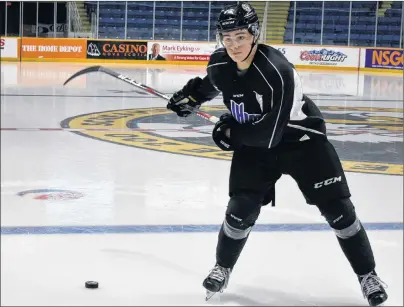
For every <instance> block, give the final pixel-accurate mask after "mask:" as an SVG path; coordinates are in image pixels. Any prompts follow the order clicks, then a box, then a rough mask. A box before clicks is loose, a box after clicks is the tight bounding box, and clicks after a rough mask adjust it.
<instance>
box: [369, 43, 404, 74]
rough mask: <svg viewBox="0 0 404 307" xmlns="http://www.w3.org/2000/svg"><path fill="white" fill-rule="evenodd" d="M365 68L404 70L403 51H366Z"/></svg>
mask: <svg viewBox="0 0 404 307" xmlns="http://www.w3.org/2000/svg"><path fill="white" fill-rule="evenodd" d="M365 67H367V68H384V69H401V70H402V69H403V50H402V49H401V50H399V49H372V48H371V49H366V53H365Z"/></svg>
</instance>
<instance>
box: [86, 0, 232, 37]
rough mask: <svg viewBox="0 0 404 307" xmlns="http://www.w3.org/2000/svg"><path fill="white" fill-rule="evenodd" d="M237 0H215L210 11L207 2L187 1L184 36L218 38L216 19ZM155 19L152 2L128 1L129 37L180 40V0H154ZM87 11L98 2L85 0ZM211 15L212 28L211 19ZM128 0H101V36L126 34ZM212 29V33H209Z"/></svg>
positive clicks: (121, 35)
mask: <svg viewBox="0 0 404 307" xmlns="http://www.w3.org/2000/svg"><path fill="white" fill-rule="evenodd" d="M234 3H236V2H235V1H212V2H211V9H210V12H209V3H208V2H199V1H184V5H183V8H182V9H183V20H182V40H187V41H207V40H208V39H209V40H210V41H214V40H215V39H216V32H215V23H216V19H217V17H218V15H219V13H220V11H221V10H222V8H223V7H224V6H226V5H231V4H234ZM155 5H156V8H155V16H154V17H155V22H154V25H153V9H154V7H153V6H154V3H153V2H140V1H136V2H128V12H127V14H128V15H127V16H128V17H127V18H128V20H127V24H128V28H127V38H128V39H153V27H154V39H156V40H180V35H181V2H178V1H166V2H164V1H157V2H155ZM86 7H87V12H88V15H89V16H91V12H93V11H95V9H96V4H95V3H91V2H87V3H86ZM209 18H210V21H211V22H210V29H209V22H208V20H209ZM124 26H125V2H100V13H99V37H100V38H116V39H123V38H124V35H125V33H124V32H125V31H124ZM208 33H209V35H208Z"/></svg>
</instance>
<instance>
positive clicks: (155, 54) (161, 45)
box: [147, 42, 216, 62]
mask: <svg viewBox="0 0 404 307" xmlns="http://www.w3.org/2000/svg"><path fill="white" fill-rule="evenodd" d="M215 45H216V44H215V43H186V42H185V43H182V42H148V43H147V59H148V60H150V61H194V62H207V61H209V59H210V55H211V54H212V53H213V51H215Z"/></svg>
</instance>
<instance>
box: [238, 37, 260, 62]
mask: <svg viewBox="0 0 404 307" xmlns="http://www.w3.org/2000/svg"><path fill="white" fill-rule="evenodd" d="M256 44H257V41H256V40H254V42H253V43H252V44H251V49H250V52H249V53H248V54H247V56H246V57H245V59H244V60H242V61H241V62H244V61H245V60H247V59H248V57H249V56H250V54H251V52H252V50H253V49H254V47H255V45H256Z"/></svg>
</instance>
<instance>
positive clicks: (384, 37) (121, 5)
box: [86, 1, 403, 47]
mask: <svg viewBox="0 0 404 307" xmlns="http://www.w3.org/2000/svg"><path fill="white" fill-rule="evenodd" d="M234 3H236V2H235V1H212V2H211V4H210V5H211V9H210V12H209V2H200V1H184V2H183V8H182V10H183V20H182V40H187V41H208V40H209V41H214V40H215V38H216V36H215V21H216V19H217V17H218V14H219V12H220V10H221V9H222V8H223V7H224V6H226V5H231V4H234ZM324 3H325V4H324V27H323V39H322V43H323V44H324V45H348V32H349V30H350V35H349V42H350V43H349V44H350V45H351V46H374V42H375V30H376V29H377V32H376V33H377V38H376V39H377V46H381V47H399V41H400V37H399V36H400V26H401V18H403V17H402V16H401V15H402V1H397V2H394V1H393V2H392V5H391V8H389V9H387V10H386V12H385V14H384V15H382V16H378V17H377V23H376V14H377V13H376V12H377V8H376V5H377V2H374V1H353V2H352V14H351V20H350V16H349V10H350V3H349V1H326V2H324ZM154 5H155V13H153V11H154ZM86 8H87V12H88V16H90V17H91V12H93V11H95V10H96V3H94V2H86ZM295 13H296V24H295V41H294V42H295V44H320V43H321V18H322V2H320V1H319V2H316V1H297V2H296V12H294V2H291V5H290V8H289V15H288V22H287V24H286V31H285V35H284V43H292V39H293V26H294V23H293V18H294V15H295ZM153 14H154V15H153ZM153 19H155V22H154V23H153ZM209 19H210V28H209V22H208V20H209ZM124 26H125V2H118V1H117V2H100V12H99V38H115V39H124V38H125V37H124V36H125V31H124ZM153 28H154V37H153ZM127 38H128V39H156V40H180V38H181V2H180V1H156V2H147V1H145V2H141V1H136V2H128V11H127Z"/></svg>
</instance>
